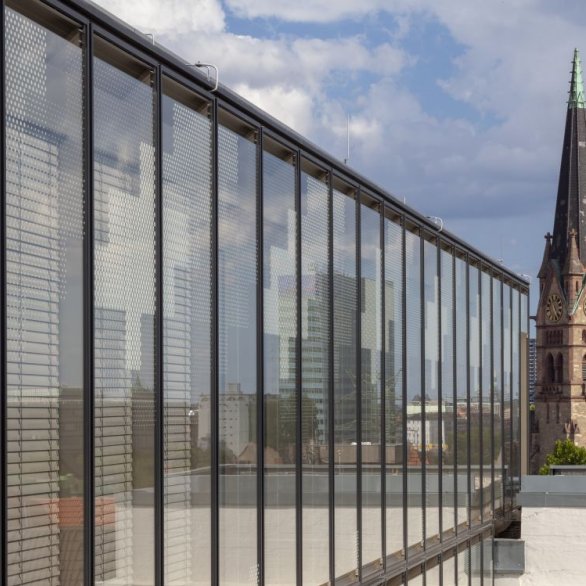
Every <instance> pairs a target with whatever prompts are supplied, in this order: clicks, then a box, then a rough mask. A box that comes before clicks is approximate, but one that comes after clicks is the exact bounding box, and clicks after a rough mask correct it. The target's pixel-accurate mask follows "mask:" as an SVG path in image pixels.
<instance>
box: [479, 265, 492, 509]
mask: <svg viewBox="0 0 586 586" xmlns="http://www.w3.org/2000/svg"><path fill="white" fill-rule="evenodd" d="M480 285H481V289H480V290H481V295H482V303H481V306H482V324H481V326H482V328H481V330H482V381H481V383H482V406H481V409H480V413H481V422H482V484H481V490H482V506H483V519H484V520H488V519H491V518H492V486H491V485H492V466H491V462H492V453H493V452H492V440H493V434H492V430H493V424H492V408H491V401H492V377H491V374H492V353H491V309H492V307H491V297H490V292H491V280H490V275H488V274H487V273H484V272H483V273H481V283H480Z"/></svg>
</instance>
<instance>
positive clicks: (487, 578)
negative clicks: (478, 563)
mask: <svg viewBox="0 0 586 586" xmlns="http://www.w3.org/2000/svg"><path fill="white" fill-rule="evenodd" d="M482 578H483V580H484V582H483V583H484V584H485V586H492V581H493V540H492V537H486V538H485V539H484V540H483V541H482Z"/></svg>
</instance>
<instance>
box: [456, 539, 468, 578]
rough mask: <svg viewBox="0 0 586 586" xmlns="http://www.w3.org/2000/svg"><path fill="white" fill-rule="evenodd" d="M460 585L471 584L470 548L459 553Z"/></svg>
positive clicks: (458, 573)
mask: <svg viewBox="0 0 586 586" xmlns="http://www.w3.org/2000/svg"><path fill="white" fill-rule="evenodd" d="M457 564H458V570H457V578H458V582H457V584H458V586H469V584H470V565H469V564H470V552H469V550H468V548H466V549H463V550H462V551H460V552H459V553H458V560H457Z"/></svg>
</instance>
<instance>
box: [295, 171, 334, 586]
mask: <svg viewBox="0 0 586 586" xmlns="http://www.w3.org/2000/svg"><path fill="white" fill-rule="evenodd" d="M328 200H329V197H328V186H327V184H326V183H325V182H323V181H320V180H319V179H316V178H315V177H312V176H310V175H308V174H306V173H302V175H301V271H302V273H301V278H302V291H301V303H302V306H301V312H302V313H301V320H302V324H301V327H302V339H301V360H302V366H301V370H302V373H301V377H302V406H301V407H302V413H301V421H302V430H303V434H302V441H303V444H302V447H301V450H302V457H303V495H302V502H303V580H302V581H303V583H304V584H323V583H324V582H327V581H328V580H329V555H328V544H329V531H328V527H329V515H328V502H329V488H328V453H329V445H328V431H329V421H328V398H329V393H330V388H329V370H330V368H329V354H328V350H329V340H330V318H329V315H330V279H329V262H328V233H329V230H328V224H329V222H328V207H329V201H328Z"/></svg>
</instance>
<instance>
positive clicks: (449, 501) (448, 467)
mask: <svg viewBox="0 0 586 586" xmlns="http://www.w3.org/2000/svg"><path fill="white" fill-rule="evenodd" d="M440 255H441V258H440V262H441V300H442V308H441V320H442V361H441V364H442V408H441V412H442V423H443V440H442V441H443V461H442V464H443V468H442V499H443V500H442V504H443V511H442V523H443V530H444V531H448V530H450V529H453V528H454V519H455V518H454V515H455V509H454V505H455V498H454V496H455V495H454V481H455V478H456V477H455V463H456V443H455V439H456V438H455V434H456V411H455V405H456V386H455V384H454V383H455V381H454V257H453V256H452V255H451V254H450V253H449V252H447V251H445V250H442V251H441V253H440Z"/></svg>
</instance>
